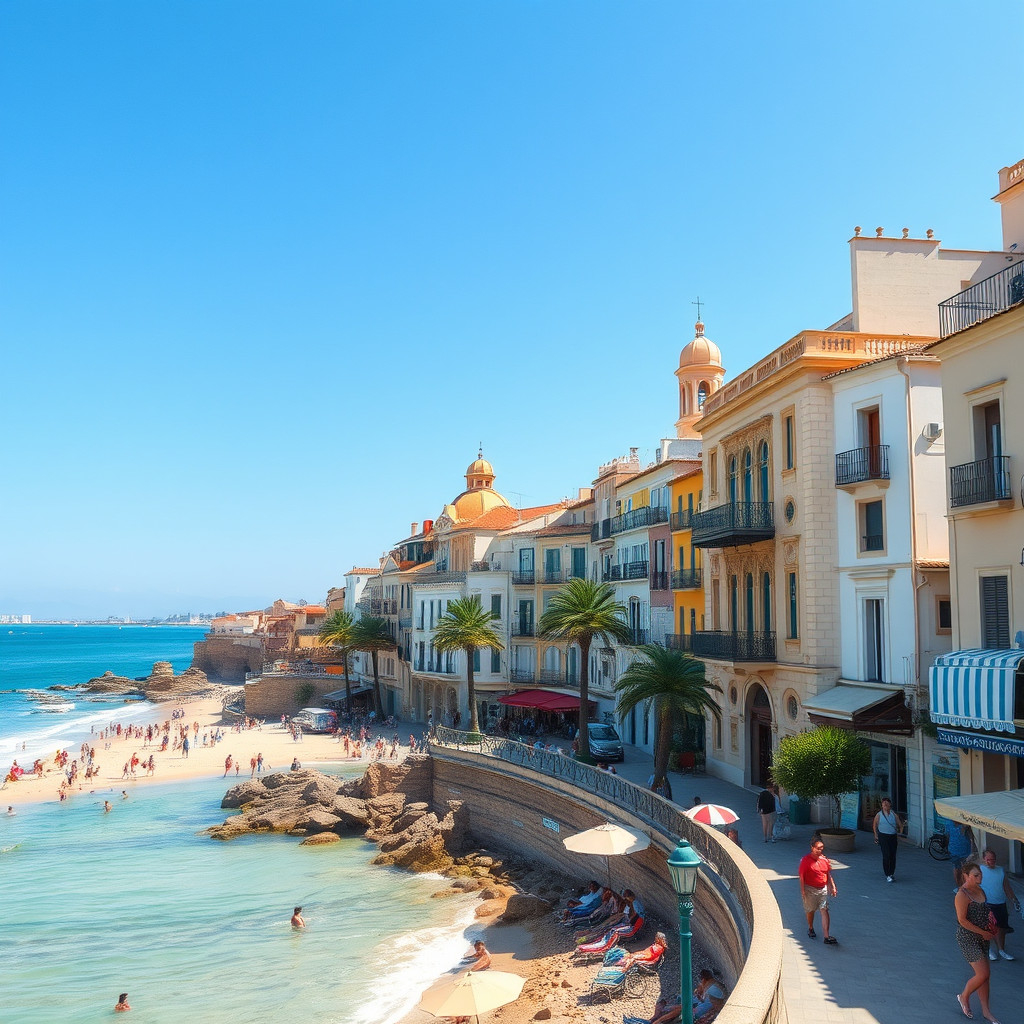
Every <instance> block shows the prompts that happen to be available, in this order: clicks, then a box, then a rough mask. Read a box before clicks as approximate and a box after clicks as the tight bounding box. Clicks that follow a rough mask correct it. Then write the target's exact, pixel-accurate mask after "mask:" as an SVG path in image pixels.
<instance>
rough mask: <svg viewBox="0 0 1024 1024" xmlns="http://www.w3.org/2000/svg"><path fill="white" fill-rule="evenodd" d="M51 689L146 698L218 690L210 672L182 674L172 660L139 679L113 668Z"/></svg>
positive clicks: (174, 697) (156, 665)
mask: <svg viewBox="0 0 1024 1024" xmlns="http://www.w3.org/2000/svg"><path fill="white" fill-rule="evenodd" d="M50 689H51V690H67V691H71V692H75V693H121V694H124V695H125V696H131V697H145V698H146V699H147V700H152V701H161V700H180V699H181V698H182V697H192V696H199V695H203V694H211V693H215V692H217V691H218V689H219V688H218V687H216V686H214V685H213V684H212V683H211V682H210V681H209V679H207V678H206V673H205V672H202V671H200V670H199V669H197V668H187V669H185V671H184V672H182V673H181V675H179V676H176V675H175V674H174V668H173V667H172V666H171V663H170V662H169V661H157V662H154V663H153V672H152V674H151V675H149V676H145V677H142V678H139V679H129V678H128V677H127V676H115V675H114V673H113V672H110V671H109V670H108V671H107V672H104V673H103V675H101V676H97V677H96V678H95V679H90V680H89V681H88V682H85V683H77V684H75V685H74V686H61V685H56V686H51V687H50Z"/></svg>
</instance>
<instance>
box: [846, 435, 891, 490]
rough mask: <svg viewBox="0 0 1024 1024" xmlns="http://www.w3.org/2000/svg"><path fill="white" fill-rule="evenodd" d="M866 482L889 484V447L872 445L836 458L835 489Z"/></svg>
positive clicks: (854, 449) (855, 449)
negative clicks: (874, 481)
mask: <svg viewBox="0 0 1024 1024" xmlns="http://www.w3.org/2000/svg"><path fill="white" fill-rule="evenodd" d="M868 480H878V481H882V482H883V483H884V484H886V485H888V482H889V446H888V445H887V444H873V445H868V446H867V447H866V448H853V449H851V450H850V451H848V452H840V453H839V454H838V455H837V456H836V487H853V486H855V485H856V484H862V483H864V482H865V481H868Z"/></svg>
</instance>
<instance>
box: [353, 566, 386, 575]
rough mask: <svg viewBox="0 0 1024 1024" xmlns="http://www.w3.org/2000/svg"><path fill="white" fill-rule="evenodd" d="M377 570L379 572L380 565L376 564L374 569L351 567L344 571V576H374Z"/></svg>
mask: <svg viewBox="0 0 1024 1024" xmlns="http://www.w3.org/2000/svg"><path fill="white" fill-rule="evenodd" d="M379 572H380V566H379V565H378V566H377V567H376V568H374V569H359V568H352V569H349V571H348V572H347V573H345V575H346V576H376V575H377V573H379Z"/></svg>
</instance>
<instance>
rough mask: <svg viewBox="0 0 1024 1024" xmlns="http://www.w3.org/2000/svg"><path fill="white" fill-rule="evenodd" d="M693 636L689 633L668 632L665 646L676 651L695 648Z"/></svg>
mask: <svg viewBox="0 0 1024 1024" xmlns="http://www.w3.org/2000/svg"><path fill="white" fill-rule="evenodd" d="M692 640H693V637H692V636H691V635H690V634H689V633H666V634H665V646H666V647H668V648H669V649H670V650H674V651H690V650H693V644H692V642H691V641H692Z"/></svg>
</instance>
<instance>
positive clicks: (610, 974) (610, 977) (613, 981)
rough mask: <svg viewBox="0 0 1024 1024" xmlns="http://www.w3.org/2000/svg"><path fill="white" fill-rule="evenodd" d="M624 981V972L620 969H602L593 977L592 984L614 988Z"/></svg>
mask: <svg viewBox="0 0 1024 1024" xmlns="http://www.w3.org/2000/svg"><path fill="white" fill-rule="evenodd" d="M625 979H626V972H625V971H624V970H623V969H622V968H621V967H602V968H601V970H599V971H598V972H597V974H596V975H595V977H594V981H593V984H595V985H607V986H608V987H609V988H615V987H616V986H617V985H621V984H622V983H623V981H625Z"/></svg>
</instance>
